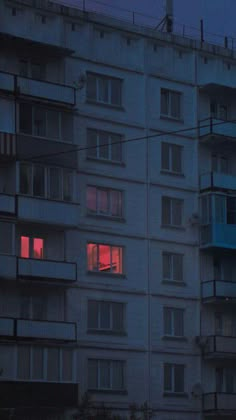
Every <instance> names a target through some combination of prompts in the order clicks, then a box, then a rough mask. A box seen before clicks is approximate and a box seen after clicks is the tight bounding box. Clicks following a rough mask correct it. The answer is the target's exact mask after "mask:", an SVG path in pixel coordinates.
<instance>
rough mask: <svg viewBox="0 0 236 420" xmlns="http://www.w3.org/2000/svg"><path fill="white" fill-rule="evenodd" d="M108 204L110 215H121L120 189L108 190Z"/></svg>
mask: <svg viewBox="0 0 236 420" xmlns="http://www.w3.org/2000/svg"><path fill="white" fill-rule="evenodd" d="M110 201H111V203H110V206H111V215H112V216H117V217H118V216H119V217H121V216H122V193H121V191H114V190H111V191H110Z"/></svg>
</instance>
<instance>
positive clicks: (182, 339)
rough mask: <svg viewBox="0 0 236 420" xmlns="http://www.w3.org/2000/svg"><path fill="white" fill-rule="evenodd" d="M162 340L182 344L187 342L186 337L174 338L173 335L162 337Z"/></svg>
mask: <svg viewBox="0 0 236 420" xmlns="http://www.w3.org/2000/svg"><path fill="white" fill-rule="evenodd" d="M161 338H162V340H165V341H180V342H182V341H184V342H187V341H188V339H187V337H184V336H183V337H178V336H174V335H163V336H162V337H161Z"/></svg>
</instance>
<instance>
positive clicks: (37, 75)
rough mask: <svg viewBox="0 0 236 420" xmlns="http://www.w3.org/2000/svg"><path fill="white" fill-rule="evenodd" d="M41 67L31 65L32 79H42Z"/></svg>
mask: <svg viewBox="0 0 236 420" xmlns="http://www.w3.org/2000/svg"><path fill="white" fill-rule="evenodd" d="M42 73H43V72H42V66H41V64H40V63H31V77H32V79H36V80H41V79H42Z"/></svg>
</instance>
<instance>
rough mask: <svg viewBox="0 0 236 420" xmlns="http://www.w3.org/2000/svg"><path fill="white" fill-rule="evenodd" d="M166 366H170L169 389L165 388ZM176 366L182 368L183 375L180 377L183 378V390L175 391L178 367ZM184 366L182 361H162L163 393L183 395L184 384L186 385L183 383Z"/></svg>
mask: <svg viewBox="0 0 236 420" xmlns="http://www.w3.org/2000/svg"><path fill="white" fill-rule="evenodd" d="M167 368H170V370H171V378H170V381H171V384H170V388H171V389H167V388H166V374H167V372H166V369H167ZM178 368H183V372H182V373H183V375H182V378H183V390H181V391H177V390H176V369H178ZM185 372H186V366H185V364H182V363H178V364H177V363H164V365H163V391H164V394H167V395H168V394H170V395H184V394H185V386H186V384H185V382H186V381H185V375H186V373H185Z"/></svg>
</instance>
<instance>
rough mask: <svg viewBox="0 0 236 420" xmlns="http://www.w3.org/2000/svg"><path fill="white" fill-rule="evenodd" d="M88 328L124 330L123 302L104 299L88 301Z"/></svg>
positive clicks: (121, 331)
mask: <svg viewBox="0 0 236 420" xmlns="http://www.w3.org/2000/svg"><path fill="white" fill-rule="evenodd" d="M88 329H89V330H98V331H99V330H100V331H103V332H105V331H108V332H113V333H118V334H119V333H123V332H124V304H123V303H118V302H106V301H96V300H89V301H88Z"/></svg>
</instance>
